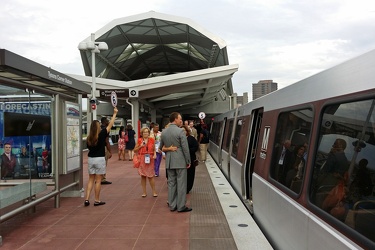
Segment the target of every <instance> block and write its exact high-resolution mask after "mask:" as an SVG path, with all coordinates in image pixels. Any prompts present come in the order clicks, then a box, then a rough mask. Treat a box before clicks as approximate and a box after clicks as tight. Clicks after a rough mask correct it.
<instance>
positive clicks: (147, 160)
mask: <svg viewBox="0 0 375 250" xmlns="http://www.w3.org/2000/svg"><path fill="white" fill-rule="evenodd" d="M143 145H144V146H145V145H146V142H145V141H143ZM150 162H151V157H150V154H148V143H147V146H146V154H145V163H146V164H149V163H150Z"/></svg>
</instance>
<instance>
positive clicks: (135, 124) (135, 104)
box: [131, 99, 139, 136]
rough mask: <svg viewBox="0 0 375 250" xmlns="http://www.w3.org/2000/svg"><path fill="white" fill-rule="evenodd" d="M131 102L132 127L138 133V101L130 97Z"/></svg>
mask: <svg viewBox="0 0 375 250" xmlns="http://www.w3.org/2000/svg"><path fill="white" fill-rule="evenodd" d="M131 102H132V104H133V114H132V123H133V129H134V131H136V133H137V134H138V121H139V101H138V99H132V100H131ZM137 136H139V135H137Z"/></svg>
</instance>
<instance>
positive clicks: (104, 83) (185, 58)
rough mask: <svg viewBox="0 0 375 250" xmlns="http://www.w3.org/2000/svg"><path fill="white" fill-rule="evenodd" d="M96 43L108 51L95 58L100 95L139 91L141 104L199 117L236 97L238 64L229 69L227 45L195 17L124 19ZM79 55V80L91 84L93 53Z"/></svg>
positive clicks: (150, 14) (154, 14) (123, 96)
mask: <svg viewBox="0 0 375 250" xmlns="http://www.w3.org/2000/svg"><path fill="white" fill-rule="evenodd" d="M89 41H91V36H89V37H87V38H86V39H84V40H83V41H82V42H89ZM95 41H96V42H105V43H107V45H108V48H109V49H108V50H104V51H101V52H100V53H96V54H95V55H96V57H95V65H96V67H95V72H96V88H97V89H98V90H99V91H100V96H101V97H103V95H102V93H104V91H105V90H126V91H125V92H124V93H123V94H120V95H119V94H118V96H119V99H120V101H121V100H122V99H123V100H124V99H126V98H128V97H129V90H136V91H137V93H138V100H139V101H140V102H141V103H142V104H144V105H146V106H149V107H150V108H153V109H156V110H157V112H159V113H162V114H164V113H168V114H169V113H170V112H173V111H179V112H182V113H184V114H191V115H194V114H196V113H197V108H199V107H201V109H202V108H204V107H205V106H207V105H211V106H212V105H214V103H215V102H228V99H229V97H230V96H231V95H232V94H233V88H232V82H231V77H232V75H233V74H234V73H235V72H236V71H237V70H238V65H229V62H228V55H227V47H226V44H225V42H224V41H223V40H222V39H220V38H219V37H217V36H215V35H213V34H212V33H210V32H208V31H206V30H205V29H203V28H202V27H200V26H199V25H197V24H196V23H194V22H193V21H191V20H190V19H187V18H183V17H178V16H172V15H166V14H161V13H157V12H154V11H151V12H147V13H143V14H139V15H135V16H129V17H124V18H119V19H115V20H113V21H112V22H110V23H109V24H107V25H105V26H104V27H103V28H101V29H100V30H98V31H97V32H95ZM80 53H81V58H82V62H83V68H84V72H85V75H86V76H78V75H74V77H75V78H76V79H78V80H81V81H84V82H86V83H87V84H91V82H92V78H91V76H92V67H91V64H92V58H91V55H92V54H91V51H89V50H81V51H80ZM72 76H73V75H72ZM119 93H120V92H119ZM209 110H212V109H209ZM219 111H220V112H223V110H218V112H219ZM220 112H219V113H220Z"/></svg>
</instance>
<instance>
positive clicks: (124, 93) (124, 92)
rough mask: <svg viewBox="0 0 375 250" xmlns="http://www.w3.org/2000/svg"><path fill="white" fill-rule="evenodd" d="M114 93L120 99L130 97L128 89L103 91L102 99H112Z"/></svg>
mask: <svg viewBox="0 0 375 250" xmlns="http://www.w3.org/2000/svg"><path fill="white" fill-rule="evenodd" d="M112 92H115V93H116V95H117V96H118V97H129V96H128V91H127V89H102V90H100V97H111V95H112Z"/></svg>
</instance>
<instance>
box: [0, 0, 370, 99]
mask: <svg viewBox="0 0 375 250" xmlns="http://www.w3.org/2000/svg"><path fill="white" fill-rule="evenodd" d="M148 11H156V12H160V13H165V14H169V15H176V16H182V17H185V18H189V19H191V20H192V21H193V22H195V23H197V24H198V25H200V26H202V27H203V28H204V29H206V30H208V31H209V32H211V33H213V34H214V35H216V36H218V37H220V38H221V39H223V40H224V41H225V42H226V44H227V51H228V57H229V63H230V64H239V71H238V72H236V73H235V74H234V76H233V78H232V83H233V90H234V92H236V93H237V94H238V95H239V96H241V95H243V93H244V92H248V94H249V97H250V98H249V99H251V97H252V84H253V83H257V82H258V81H260V80H273V81H274V82H276V83H278V88H279V89H280V88H283V87H285V86H288V85H290V84H292V83H295V82H297V81H299V80H302V79H304V78H306V77H309V76H311V75H313V74H316V73H319V72H321V71H323V70H325V69H328V68H331V67H333V66H335V65H337V64H339V63H342V62H344V61H347V60H349V59H351V58H354V57H356V56H359V55H361V54H363V53H366V52H368V51H370V50H372V49H375V40H374V39H373V38H374V37H375V2H374V1H370V0H359V1H354V0H348V1H344V2H343V1H338V0H337V1H336V0H317V1H314V2H304V1H302V2H301V1H297V0H290V1H281V0H270V1H260V0H252V1H247V0H242V1H241V0H239V1H232V0H219V1H213V0H209V1H203V2H202V1H196V0H192V1H189V2H184V3H183V2H178V1H171V0H159V1H155V0H145V1H142V4H141V5H140V6H137V5H136V4H134V3H132V2H126V1H119V0H108V1H105V2H101V1H91V2H90V4H88V3H86V2H79V1H72V0H66V1H64V2H56V3H53V4H51V2H50V1H47V0H35V1H32V2H29V1H27V0H4V1H3V2H2V9H1V10H0V14H1V15H0V22H1V23H2V25H1V26H0V48H4V49H7V50H10V51H12V52H14V53H16V54H19V55H21V56H23V57H26V58H28V59H31V60H33V61H36V62H38V63H40V64H43V65H45V66H47V67H51V68H53V69H55V70H57V71H60V72H62V73H66V74H78V75H84V71H83V66H82V61H81V58H80V54H79V51H78V48H77V46H78V44H79V42H81V41H82V40H83V39H85V38H86V37H88V36H90V34H91V33H95V32H96V31H97V30H99V29H101V28H102V27H103V26H104V25H106V24H108V23H109V22H111V21H112V20H113V19H117V18H122V17H125V16H131V15H137V14H140V13H144V12H148Z"/></svg>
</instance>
